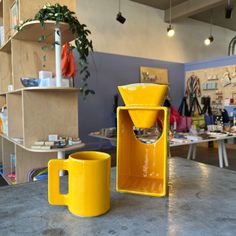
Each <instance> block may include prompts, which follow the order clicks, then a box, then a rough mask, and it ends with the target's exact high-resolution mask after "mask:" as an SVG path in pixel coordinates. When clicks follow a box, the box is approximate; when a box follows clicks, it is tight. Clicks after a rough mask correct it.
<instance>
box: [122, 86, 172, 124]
mask: <svg viewBox="0 0 236 236" xmlns="http://www.w3.org/2000/svg"><path fill="white" fill-rule="evenodd" d="M118 89H119V91H120V94H121V96H122V98H123V100H124V102H125V105H126V106H127V107H158V106H160V105H161V104H162V102H163V99H164V97H165V95H166V91H167V85H160V84H152V83H138V84H129V85H124V86H118ZM129 114H130V117H131V119H132V121H133V123H134V125H135V127H137V128H151V127H152V126H153V125H154V123H155V122H156V119H157V116H158V111H156V110H129Z"/></svg>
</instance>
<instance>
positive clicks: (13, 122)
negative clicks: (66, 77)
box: [0, 0, 84, 184]
mask: <svg viewBox="0 0 236 236" xmlns="http://www.w3.org/2000/svg"><path fill="white" fill-rule="evenodd" d="M48 2H49V3H51V4H55V3H60V4H63V5H67V6H68V7H69V8H70V9H71V10H72V11H76V1H70V0H38V1H31V0H18V15H19V22H20V21H25V20H26V19H29V18H33V17H34V15H35V14H36V12H38V10H39V9H40V8H42V7H43V5H44V4H46V3H48ZM13 3H14V0H2V1H1V0H0V26H1V25H2V26H3V27H4V34H5V43H4V45H3V46H2V47H1V48H0V58H1V61H0V71H1V73H0V107H2V106H3V105H5V104H6V105H7V112H8V134H0V155H1V156H0V162H2V164H3V177H4V178H5V179H6V181H7V182H8V183H9V184H13V183H23V182H27V181H28V174H29V172H30V171H31V170H32V169H33V168H41V167H46V166H47V163H48V160H50V159H51V158H55V157H56V155H55V153H57V157H58V158H64V155H65V152H66V151H71V150H76V149H79V148H82V147H83V146H84V144H83V143H79V144H77V145H73V146H67V147H65V148H62V149H50V150H35V149H31V146H32V144H34V142H35V141H39V140H47V138H48V135H49V134H59V135H60V136H67V137H74V138H76V137H79V129H78V126H79V125H78V92H79V90H78V89H75V88H37V87H34V88H23V86H22V84H21V82H20V78H21V77H25V76H26V77H37V76H38V71H40V70H49V71H53V72H55V52H54V50H49V51H47V61H46V63H45V66H46V67H44V68H43V64H44V63H43V62H42V55H43V53H44V52H43V51H42V49H41V47H42V45H41V44H40V43H39V42H38V39H39V36H40V35H41V34H42V28H41V26H40V24H39V22H38V21H33V22H28V23H27V24H25V25H24V26H23V27H22V30H21V31H19V32H13V31H12V30H11V28H10V24H11V22H10V8H11V6H12V4H13ZM59 27H60V30H61V35H62V43H64V42H66V41H72V40H73V37H72V35H71V33H69V28H68V25H67V24H60V25H59ZM54 29H55V22H53V21H49V22H47V23H46V27H45V30H44V31H43V34H44V35H45V36H46V41H45V42H44V44H48V45H51V44H52V43H53V42H54V41H55V39H54ZM9 85H13V88H14V90H13V91H11V92H8V86H9ZM16 140H21V142H19V141H16ZM13 153H14V154H15V156H16V170H15V171H16V179H15V180H13V179H12V178H9V175H8V174H9V172H10V171H11V170H10V168H11V163H10V155H11V154H13Z"/></svg>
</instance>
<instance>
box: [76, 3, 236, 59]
mask: <svg viewBox="0 0 236 236" xmlns="http://www.w3.org/2000/svg"><path fill="white" fill-rule="evenodd" d="M121 11H122V14H123V15H124V16H125V17H126V19H127V21H126V22H125V24H124V25H122V24H120V23H118V22H117V21H116V20H115V17H116V14H117V12H118V0H77V14H78V18H79V20H80V21H81V22H82V23H85V24H86V25H87V26H88V28H89V29H90V30H91V31H92V40H93V42H94V50H95V51H98V52H106V53H113V54H121V55H129V56H137V57H144V58H152V59H159V60H166V61H176V62H192V61H199V60H205V59H212V58H217V57H222V56H226V55H227V48H228V44H229V42H230V40H231V39H232V38H233V37H234V36H235V32H233V31H231V30H226V29H224V28H221V27H217V26H214V27H213V34H214V37H215V41H214V43H213V44H212V45H211V46H210V47H206V46H205V45H204V44H203V41H204V39H205V38H206V37H207V36H208V35H209V31H210V25H209V24H206V23H202V22H200V21H196V20H191V19H186V20H184V21H180V22H179V23H174V27H175V29H176V35H175V37H174V38H168V37H167V36H166V28H167V24H166V23H164V20H163V18H164V12H163V11H161V10H158V9H155V8H152V7H148V6H144V5H141V4H138V3H135V2H132V1H129V0H122V1H121Z"/></svg>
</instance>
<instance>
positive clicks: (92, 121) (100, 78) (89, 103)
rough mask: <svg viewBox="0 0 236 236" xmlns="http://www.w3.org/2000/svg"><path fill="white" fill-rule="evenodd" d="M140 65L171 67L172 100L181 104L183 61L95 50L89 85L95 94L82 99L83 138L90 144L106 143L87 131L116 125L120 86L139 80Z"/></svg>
mask: <svg viewBox="0 0 236 236" xmlns="http://www.w3.org/2000/svg"><path fill="white" fill-rule="evenodd" d="M76 61H78V57H77V58H76ZM140 66H147V67H148V66H149V67H161V68H167V69H168V72H169V81H170V91H171V99H172V103H173V105H174V106H175V107H178V106H179V104H180V101H181V99H182V95H183V94H184V64H182V63H174V62H165V61H159V60H150V59H145V58H138V57H130V56H121V55H113V54H107V53H99V52H95V53H93V56H92V57H91V58H90V72H91V78H90V79H89V85H90V87H91V88H92V89H94V90H95V92H96V95H94V96H89V98H88V99H87V100H86V101H83V100H82V99H81V98H80V99H79V128H80V130H79V132H80V138H81V139H82V140H83V141H84V142H85V143H86V144H87V147H88V148H90V147H91V148H93V147H98V146H99V145H100V144H103V143H104V142H102V140H99V139H95V138H92V137H89V136H88V133H90V132H92V131H96V130H99V129H101V128H104V127H112V126H114V118H113V114H112V106H113V96H114V95H115V94H116V93H118V90H117V86H118V85H125V84H131V83H137V82H139V78H140V73H139V69H140ZM76 85H77V86H78V80H76Z"/></svg>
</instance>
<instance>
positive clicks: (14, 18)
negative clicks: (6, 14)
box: [10, 0, 19, 36]
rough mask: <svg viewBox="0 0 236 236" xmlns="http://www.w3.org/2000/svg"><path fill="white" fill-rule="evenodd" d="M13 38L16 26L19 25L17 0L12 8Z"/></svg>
mask: <svg viewBox="0 0 236 236" xmlns="http://www.w3.org/2000/svg"><path fill="white" fill-rule="evenodd" d="M10 24H11V36H13V35H14V34H15V32H16V30H15V26H17V25H18V24H19V12H18V0H15V1H14V2H13V4H12V6H11V8H10Z"/></svg>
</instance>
